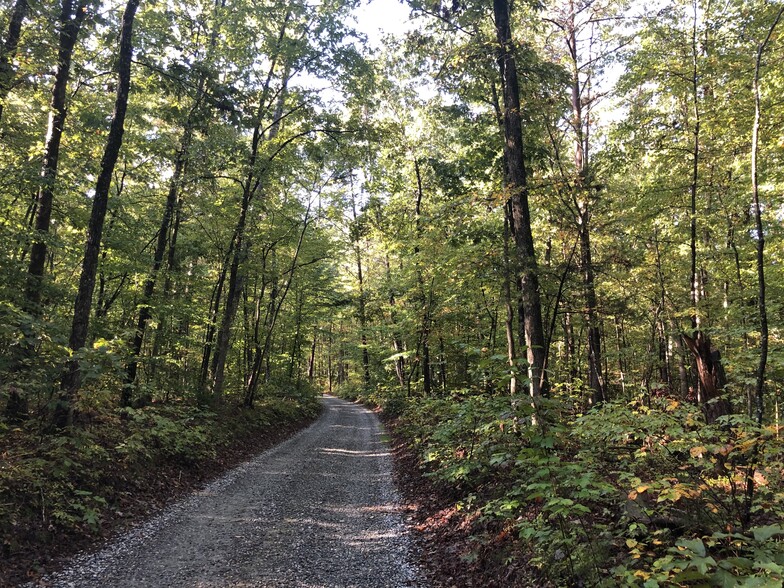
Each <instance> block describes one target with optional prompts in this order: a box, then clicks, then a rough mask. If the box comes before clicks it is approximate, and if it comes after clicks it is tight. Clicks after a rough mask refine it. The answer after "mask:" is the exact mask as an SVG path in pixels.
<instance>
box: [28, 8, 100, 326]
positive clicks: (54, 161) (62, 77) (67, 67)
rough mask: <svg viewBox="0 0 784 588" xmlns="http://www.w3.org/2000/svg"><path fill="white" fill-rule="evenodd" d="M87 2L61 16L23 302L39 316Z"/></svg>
mask: <svg viewBox="0 0 784 588" xmlns="http://www.w3.org/2000/svg"><path fill="white" fill-rule="evenodd" d="M87 2H88V0H79V1H78V3H75V2H74V0H63V5H62V10H61V12H60V20H59V23H60V40H59V46H58V50H57V71H56V72H55V76H54V86H53V87H52V102H51V106H50V111H49V126H48V129H47V131H46V147H45V148H44V161H43V167H42V169H41V187H40V188H39V189H38V194H37V196H36V205H35V209H36V214H35V224H34V230H35V236H34V238H33V245H32V247H31V249H30V263H29V265H28V269H27V284H26V286H25V300H26V304H27V311H28V312H30V313H32V314H35V315H39V314H40V313H41V308H40V307H41V288H42V286H43V283H42V280H43V275H44V268H45V266H46V254H47V250H48V249H47V244H46V241H47V237H46V235H47V234H48V233H49V225H50V223H51V219H52V201H53V200H54V184H55V181H56V180H57V166H58V165H59V163H60V142H61V139H62V136H63V129H64V128H65V117H66V114H67V110H66V90H67V88H68V80H69V78H70V75H71V59H72V57H73V51H74V46H75V45H76V39H77V37H78V36H79V30H80V29H81V26H82V22H83V20H84V16H85V14H86V11H87V10H86V9H87Z"/></svg>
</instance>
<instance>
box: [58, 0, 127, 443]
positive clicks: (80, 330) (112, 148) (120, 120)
mask: <svg viewBox="0 0 784 588" xmlns="http://www.w3.org/2000/svg"><path fill="white" fill-rule="evenodd" d="M139 2H140V0H128V4H127V5H126V7H125V11H124V12H123V16H122V29H121V32H120V51H119V56H118V60H117V79H118V84H117V96H116V98H115V102H114V114H113V116H112V122H111V126H110V128H109V135H108V137H107V139H106V147H105V149H104V153H103V158H102V159H101V172H100V174H99V175H98V180H97V182H96V185H95V195H94V196H93V206H92V212H91V213H90V222H89V225H88V230H87V243H86V245H85V250H84V259H83V260H82V273H81V276H80V277H79V288H78V290H77V294H76V301H75V303H74V315H73V322H72V325H71V336H70V338H69V343H68V344H69V347H70V348H71V351H73V352H77V351H78V350H79V349H81V348H82V347H84V346H85V343H86V342H87V329H88V326H89V321H90V308H91V306H92V296H93V290H94V288H95V275H96V272H97V266H98V254H99V251H100V247H101V235H102V233H103V224H104V219H105V218H106V209H107V207H108V202H109V187H110V185H111V181H112V174H113V173H114V167H115V164H116V163H117V159H118V157H119V155H120V148H121V147H122V141H123V133H124V130H125V127H124V125H125V114H126V112H127V110H128V94H129V93H130V89H131V61H132V57H133V42H132V35H133V22H134V17H135V16H136V9H137V8H138V6H139ZM80 383H81V375H80V371H79V360H78V359H76V358H74V359H72V360H70V361H69V362H68V364H67V366H66V369H65V372H64V373H63V376H62V379H61V382H60V394H59V398H58V403H57V407H56V409H55V414H54V424H55V426H58V427H63V426H65V425H66V424H67V423H68V419H69V414H70V413H71V406H72V401H73V399H74V397H75V395H76V393H77V391H78V390H79V386H80Z"/></svg>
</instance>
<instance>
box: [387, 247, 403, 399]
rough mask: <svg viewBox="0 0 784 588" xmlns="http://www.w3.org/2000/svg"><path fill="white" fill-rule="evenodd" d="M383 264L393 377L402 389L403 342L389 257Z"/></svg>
mask: <svg viewBox="0 0 784 588" xmlns="http://www.w3.org/2000/svg"><path fill="white" fill-rule="evenodd" d="M384 264H385V268H386V277H387V284H388V286H387V287H388V288H389V318H390V321H391V323H392V329H393V331H392V348H393V349H394V350H395V356H396V357H395V375H396V376H397V381H398V383H399V384H400V387H401V388H403V387H405V385H406V375H405V372H406V363H405V362H406V360H405V358H404V357H403V356H402V353H403V341H402V339H401V338H400V333H399V332H398V330H397V313H396V312H395V305H396V301H395V289H394V288H393V286H392V269H391V268H390V265H389V255H388V254H386V255H384Z"/></svg>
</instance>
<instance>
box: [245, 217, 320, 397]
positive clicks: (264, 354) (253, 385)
mask: <svg viewBox="0 0 784 588" xmlns="http://www.w3.org/2000/svg"><path fill="white" fill-rule="evenodd" d="M310 208H311V205H310V204H308V208H307V210H306V211H305V217H304V218H303V220H302V231H300V234H299V239H298V240H297V248H296V249H295V250H294V256H293V257H292V259H291V265H290V266H289V269H288V271H287V272H286V273H287V274H288V279H287V280H286V282H285V286H284V287H283V291H282V292H281V294H280V298H279V300H278V302H277V304H276V303H275V298H274V296H273V297H272V301H271V302H270V313H269V324H267V325H265V326H266V335H265V338H264V347H263V348H262V350H261V353H260V354H258V356H257V363H256V364H255V365H254V369H253V371H252V372H251V379H250V381H249V382H248V385H247V387H246V391H245V401H244V402H245V406H247V407H251V406H253V402H254V400H255V398H256V389H257V387H258V382H259V368H260V367H261V365H262V363H263V362H264V361H266V362H267V371H266V376H265V381H267V380H269V361H270V356H271V355H272V337H273V334H274V332H275V325H276V323H277V320H278V316H279V315H280V309H281V308H282V307H283V303H284V302H285V301H286V296H287V295H288V293H289V289H290V288H291V283H292V281H293V280H294V273H295V272H296V270H297V262H298V261H299V254H300V251H302V242H303V241H304V239H305V233H306V231H307V229H308V224H309V223H310Z"/></svg>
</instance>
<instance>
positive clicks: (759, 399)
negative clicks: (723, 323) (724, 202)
mask: <svg viewBox="0 0 784 588" xmlns="http://www.w3.org/2000/svg"><path fill="white" fill-rule="evenodd" d="M782 14H784V8H781V9H780V10H779V12H778V14H777V15H776V19H775V20H774V21H773V24H772V25H771V26H770V29H769V30H768V35H767V37H765V40H764V41H763V42H762V43H760V45H759V47H758V48H757V58H756V60H755V62H754V84H753V91H754V126H753V130H752V137H751V190H752V196H753V200H754V225H755V228H756V231H757V308H758V309H759V329H760V350H759V365H758V366H757V382H756V387H755V407H754V408H755V416H756V419H757V424H759V425H762V419H763V417H764V414H765V368H766V366H767V363H768V310H767V302H766V297H765V227H764V226H763V224H762V206H761V205H760V197H759V180H758V176H757V159H758V155H759V131H760V119H761V117H762V107H761V103H760V102H761V101H760V68H761V65H762V55H763V53H764V52H765V48H766V47H767V46H768V43H769V42H770V39H771V37H772V36H773V32H774V31H775V30H776V27H777V26H778V24H779V21H780V20H781V17H782ZM752 482H753V481H752Z"/></svg>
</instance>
